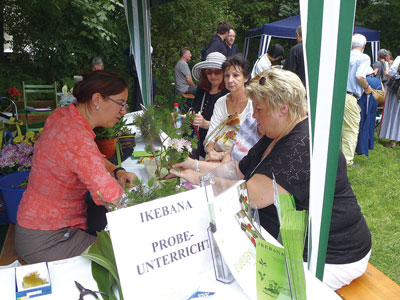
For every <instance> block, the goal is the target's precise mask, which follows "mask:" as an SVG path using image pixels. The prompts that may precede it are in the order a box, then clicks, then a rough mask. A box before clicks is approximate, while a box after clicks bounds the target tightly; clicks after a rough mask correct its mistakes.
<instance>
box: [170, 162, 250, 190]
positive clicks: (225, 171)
mask: <svg viewBox="0 0 400 300" xmlns="http://www.w3.org/2000/svg"><path fill="white" fill-rule="evenodd" d="M232 165H233V166H234V167H233V168H232ZM217 167H218V168H217ZM173 168H175V169H178V170H171V174H173V175H175V176H178V177H182V178H184V179H186V180H187V181H189V182H190V183H192V184H200V179H201V177H202V176H203V175H204V174H206V173H208V172H210V171H211V170H213V172H212V173H213V174H214V175H215V176H216V177H220V178H224V179H229V180H240V179H243V174H242V172H240V169H239V163H238V162H236V161H230V162H227V163H223V164H221V163H217V162H207V161H198V160H194V159H191V158H187V159H186V160H185V161H184V162H182V163H177V164H174V165H173ZM214 169H215V170H214Z"/></svg>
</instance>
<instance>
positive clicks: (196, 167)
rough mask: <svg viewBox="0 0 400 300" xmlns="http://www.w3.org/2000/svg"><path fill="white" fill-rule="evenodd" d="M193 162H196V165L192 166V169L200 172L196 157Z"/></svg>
mask: <svg viewBox="0 0 400 300" xmlns="http://www.w3.org/2000/svg"><path fill="white" fill-rule="evenodd" d="M195 162H196V166H195V167H194V171H195V172H200V168H199V161H198V160H197V159H195Z"/></svg>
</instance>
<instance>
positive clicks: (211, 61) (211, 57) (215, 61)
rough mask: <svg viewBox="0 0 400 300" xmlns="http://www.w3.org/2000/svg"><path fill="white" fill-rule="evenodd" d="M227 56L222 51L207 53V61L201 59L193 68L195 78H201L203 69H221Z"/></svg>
mask: <svg viewBox="0 0 400 300" xmlns="http://www.w3.org/2000/svg"><path fill="white" fill-rule="evenodd" d="M225 60H226V57H225V55H223V54H222V53H219V52H211V53H210V54H208V55H207V57H206V60H205V61H201V62H199V63H197V64H195V65H194V67H193V69H192V75H193V78H194V79H196V80H200V77H201V70H202V69H220V70H221V68H222V64H223V63H224V62H225Z"/></svg>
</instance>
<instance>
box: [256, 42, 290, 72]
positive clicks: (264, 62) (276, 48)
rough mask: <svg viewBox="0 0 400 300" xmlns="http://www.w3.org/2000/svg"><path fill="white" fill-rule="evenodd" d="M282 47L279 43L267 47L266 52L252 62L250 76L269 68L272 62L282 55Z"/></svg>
mask: <svg viewBox="0 0 400 300" xmlns="http://www.w3.org/2000/svg"><path fill="white" fill-rule="evenodd" d="M283 52H284V50H283V47H282V46H281V45H280V44H275V45H272V46H271V47H269V49H268V51H267V53H264V54H263V55H261V56H260V57H259V58H258V59H257V61H256V62H255V64H254V67H253V71H252V72H251V77H252V78H254V77H256V76H257V74H260V73H261V72H263V71H265V70H268V69H271V68H272V62H273V61H276V60H278V59H280V58H281V57H282V56H283Z"/></svg>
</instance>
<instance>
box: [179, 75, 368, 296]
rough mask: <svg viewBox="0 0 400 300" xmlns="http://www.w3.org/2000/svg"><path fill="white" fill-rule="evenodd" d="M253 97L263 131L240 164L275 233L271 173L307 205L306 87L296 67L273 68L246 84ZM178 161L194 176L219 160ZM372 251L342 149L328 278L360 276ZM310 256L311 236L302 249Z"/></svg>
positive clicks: (345, 280)
mask: <svg viewBox="0 0 400 300" xmlns="http://www.w3.org/2000/svg"><path fill="white" fill-rule="evenodd" d="M246 93H247V95H248V96H249V97H250V98H251V99H252V100H253V117H254V118H255V119H257V126H258V130H259V131H260V132H262V133H263V134H264V136H263V137H262V138H261V140H260V141H259V142H258V143H257V144H256V145H255V146H254V147H253V148H252V149H250V151H249V153H248V155H247V156H245V157H244V158H243V159H242V160H241V161H240V162H239V163H238V165H237V169H238V170H237V173H238V174H240V175H241V176H240V177H241V179H243V178H244V179H245V180H246V181H247V187H248V193H249V198H250V201H252V202H255V203H256V204H257V207H258V208H259V214H260V222H261V225H262V226H263V227H264V228H265V229H266V230H267V231H269V232H270V233H271V234H272V235H273V236H274V237H275V238H277V237H278V234H279V220H278V216H277V212H276V208H275V207H274V206H273V201H274V190H273V186H272V174H274V175H275V179H276V182H277V186H278V191H279V193H288V194H292V195H293V196H294V199H295V202H296V208H297V209H298V210H304V209H306V210H308V209H309V188H310V149H309V146H310V145H309V128H308V118H307V102H306V96H305V89H304V86H303V84H302V82H301V81H300V79H299V78H298V77H297V76H296V75H295V74H294V73H292V72H290V71H285V70H279V69H270V70H268V71H265V72H263V73H261V74H260V76H258V77H256V78H255V79H254V80H253V81H252V82H251V84H250V85H249V86H248V87H247V88H246ZM174 167H181V168H184V170H183V171H182V172H175V174H176V175H178V176H181V177H184V178H186V179H188V180H189V181H191V182H196V180H198V178H199V174H198V173H196V172H194V171H193V169H198V170H199V171H201V172H203V173H205V172H207V171H209V170H210V169H211V168H213V167H215V165H210V164H209V163H207V162H203V161H201V162H196V161H194V160H190V159H189V160H186V161H185V162H183V163H182V164H177V165H176V166H174ZM370 253H371V234H370V231H369V229H368V227H367V225H366V222H365V219H364V217H363V215H362V213H361V210H360V207H359V206H358V203H357V199H356V197H355V195H354V193H353V191H352V189H351V186H350V183H349V181H348V178H347V170H346V163H345V159H344V156H343V154H342V153H340V155H339V161H338V171H337V179H336V186H335V194H334V201H333V209H332V218H331V226H330V232H329V239H328V249H327V255H326V265H325V272H324V282H325V283H326V284H327V285H328V286H329V287H331V288H332V289H335V290H336V289H338V288H340V287H342V286H344V285H346V284H349V283H350V282H351V281H352V280H353V279H355V278H357V277H359V276H361V275H362V274H363V273H364V272H365V270H366V268H367V265H368V259H369V256H370ZM304 254H305V255H304V260H305V261H306V260H307V242H306V248H305V251H304Z"/></svg>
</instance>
